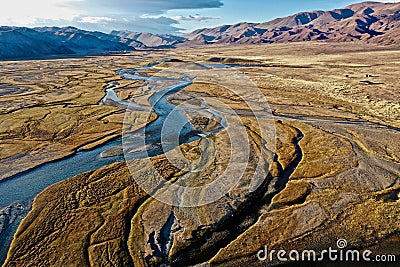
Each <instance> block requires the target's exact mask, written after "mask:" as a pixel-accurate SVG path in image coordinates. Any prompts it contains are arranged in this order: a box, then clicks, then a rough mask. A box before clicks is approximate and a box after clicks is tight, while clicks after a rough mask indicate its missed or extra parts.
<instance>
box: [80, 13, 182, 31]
mask: <svg viewBox="0 0 400 267" xmlns="http://www.w3.org/2000/svg"><path fill="white" fill-rule="evenodd" d="M178 24H179V22H178V21H177V20H175V19H172V18H168V17H165V16H158V17H147V16H141V17H131V18H128V17H113V18H110V17H83V18H80V19H79V20H78V21H77V22H76V24H75V25H76V26H77V27H79V28H85V29H88V30H100V31H103V32H110V31H112V30H115V29H118V30H128V31H137V32H151V33H169V34H178V33H180V32H181V31H182V30H183V29H182V28H179V27H178V26H177V25H178Z"/></svg>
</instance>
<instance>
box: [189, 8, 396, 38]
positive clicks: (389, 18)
mask: <svg viewBox="0 0 400 267" xmlns="http://www.w3.org/2000/svg"><path fill="white" fill-rule="evenodd" d="M399 29H400V3H381V2H362V3H358V4H353V5H350V6H347V7H345V8H343V9H335V10H332V11H322V10H316V11H310V12H300V13H297V14H294V15H292V16H288V17H285V18H277V19H274V20H272V21H269V22H265V23H247V22H243V23H238V24H235V25H223V26H219V27H215V28H205V29H199V30H196V31H194V32H192V33H189V34H187V35H186V36H185V37H186V38H187V39H188V40H189V42H188V43H187V44H197V45H199V44H200V45H204V44H232V43H237V44H250V43H277V42H278V43H279V42H300V41H312V40H326V41H355V40H361V41H365V42H374V43H380V44H397V43H399V41H400V33H399V32H400V31H399Z"/></svg>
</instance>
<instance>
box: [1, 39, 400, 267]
mask: <svg viewBox="0 0 400 267" xmlns="http://www.w3.org/2000/svg"><path fill="white" fill-rule="evenodd" d="M164 59H170V61H168V62H162V61H163V60H164ZM153 61H156V62H162V63H160V64H159V65H157V66H155V67H153V68H150V69H149V70H143V71H142V72H141V74H142V75H149V76H151V75H156V76H157V75H159V74H157V73H158V71H160V70H161V71H164V73H168V70H170V69H174V68H175V69H180V67H179V66H180V65H181V64H183V63H182V62H203V63H204V62H207V63H210V64H211V65H210V66H213V68H212V69H208V70H206V72H209V73H211V74H212V73H218V71H217V69H218V68H217V65H215V64H216V63H217V64H220V63H221V64H233V65H232V66H236V67H233V68H229V69H232V71H233V72H231V73H235V72H236V73H237V74H238V76H235V75H226V77H223V78H224V81H226V82H227V85H226V86H225V84H222V85H221V84H218V83H209V82H207V79H208V76H207V79H197V80H195V82H194V83H193V84H191V85H189V86H187V87H185V88H184V89H183V90H182V91H179V92H177V93H175V94H171V95H170V96H169V97H168V100H169V101H170V102H171V103H173V104H174V105H179V106H182V107H190V108H192V109H193V110H200V111H193V112H185V116H187V118H188V120H189V121H190V123H191V124H192V126H193V127H194V128H198V129H199V131H200V130H207V131H212V130H213V129H215V128H216V127H217V126H218V125H221V124H222V121H221V120H220V119H219V118H217V116H216V115H215V114H216V113H212V115H210V113H209V112H208V114H205V113H204V112H203V110H202V109H201V108H202V107H203V106H204V104H207V106H208V107H210V108H211V109H212V110H216V111H218V114H221V115H223V116H224V118H226V120H227V121H228V126H227V127H226V128H225V129H223V130H221V131H216V132H215V133H212V134H209V135H207V136H204V137H202V138H200V139H197V140H194V141H192V142H189V143H187V144H182V145H181V146H180V147H177V148H175V150H173V151H172V152H174V151H175V152H176V151H178V152H179V153H171V155H172V156H168V155H165V154H161V155H158V156H154V157H151V158H148V159H137V160H132V161H128V162H127V163H126V162H117V163H114V164H111V165H109V166H106V167H104V168H101V169H98V170H93V171H89V172H86V173H82V174H79V175H77V176H75V177H73V178H71V179H68V180H64V181H62V182H60V183H57V184H54V185H53V186H51V187H49V188H47V189H46V190H45V191H43V192H42V193H41V194H39V195H38V196H37V197H36V198H35V200H34V202H33V206H32V210H31V211H30V212H29V214H28V215H27V216H26V218H25V219H24V220H23V221H22V223H21V224H20V226H19V228H18V230H17V232H16V234H15V237H14V240H13V242H12V244H11V248H10V250H9V253H8V257H7V260H6V262H5V265H4V266H77V265H83V266H161V265H162V264H165V265H167V266H168V265H171V266H193V265H196V264H203V263H204V264H210V265H211V266H263V265H265V264H266V263H271V262H265V261H260V260H259V259H258V258H257V253H258V252H259V251H260V250H262V249H264V247H265V246H268V249H269V250H276V251H277V250H279V249H285V250H286V251H290V250H292V249H296V250H298V251H302V250H310V249H313V250H316V251H322V250H324V249H327V248H328V247H332V248H337V244H336V242H337V240H338V239H345V240H346V241H347V244H348V246H347V248H349V249H359V250H365V249H370V250H371V251H372V252H373V253H374V255H379V254H393V255H396V256H397V257H400V254H399V251H398V244H399V242H400V241H399V239H400V236H399V232H400V225H399V223H398V220H399V218H400V205H399V203H400V202H399V194H400V182H399V177H400V138H399V137H400V98H399V95H400V87H399V84H400V49H394V48H385V47H377V46H372V45H371V46H370V45H365V44H357V43H293V44H276V45H247V46H240V45H238V46H211V47H197V48H179V49H174V50H167V51H164V52H163V53H154V54H152V53H150V54H148V55H145V56H144V55H141V54H140V53H133V54H132V57H99V58H88V59H79V60H71V59H66V60H51V61H31V62H29V64H26V63H25V62H3V63H1V65H2V69H1V72H2V75H1V78H0V102H1V103H2V104H1V110H0V112H1V113H0V117H1V120H0V140H1V143H0V149H1V150H0V164H1V168H0V179H12V177H11V178H10V176H12V175H13V174H16V173H19V172H21V171H26V170H29V169H31V168H32V167H35V166H38V165H40V164H43V163H45V162H48V161H53V160H55V159H59V158H62V157H65V156H67V155H71V154H73V153H75V151H76V150H77V149H78V148H81V149H82V147H83V148H86V149H90V148H92V147H94V146H98V145H99V144H102V143H105V142H107V141H108V140H110V139H112V138H116V137H118V136H120V135H121V128H122V127H123V126H124V127H125V126H126V125H123V120H124V116H125V111H124V109H123V108H122V107H121V106H119V105H117V104H115V105H114V106H112V105H111V106H110V105H99V102H100V100H101V99H102V98H103V97H104V90H105V88H106V87H107V83H108V82H111V81H118V83H119V88H117V89H116V93H117V95H118V97H119V98H120V99H123V100H129V99H134V100H135V102H136V103H138V104H144V103H145V102H146V100H147V97H148V94H147V93H148V92H147V91H145V90H144V88H143V86H141V84H142V82H139V81H134V80H126V79H125V80H122V79H121V77H120V76H119V75H117V74H116V73H115V71H116V70H118V69H121V68H135V67H138V66H145V65H147V64H148V63H150V62H153ZM235 64H236V65H235ZM218 67H220V66H218ZM199 68H200V67H199V65H194V64H189V65H188V67H187V68H186V70H189V72H190V71H193V72H194V73H196V71H198V69H199ZM161 73H162V72H161ZM222 73H223V72H222ZM220 76H224V75H220ZM220 76H219V77H217V78H216V79H217V80H218V79H219V78H221V77H220ZM212 77H214V76H212ZM212 77H211V76H210V80H211V78H212ZM237 77H248V79H249V81H251V83H252V84H253V85H254V88H257V92H258V93H262V95H263V97H262V98H259V97H258V95H257V94H254V93H253V92H252V91H251V90H253V89H254V88H253V87H251V86H250V87H248V86H247V85H245V84H243V85H242V83H241V82H242V81H239V80H236V79H237ZM246 79H247V78H246ZM229 86H231V87H229ZM232 88H233V89H232ZM245 100H246V101H245ZM270 114H272V115H273V116H272V117H271V116H269V115H270ZM153 115H154V114H153ZM130 116H131V117H132V116H133V117H134V119H133V121H134V124H135V126H136V127H141V126H143V125H144V124H145V123H148V121H149V119H148V118H147V117H146V114H145V113H144V112H141V111H136V112H132V113H130ZM152 119H154V117H153V118H152ZM152 119H151V120H152ZM235 127H236V128H235ZM265 127H266V128H267V129H268V131H264V130H263V129H265ZM125 128H126V127H125ZM236 129H238V130H237V131H236ZM239 132H240V133H244V134H245V135H246V140H245V141H246V142H245V147H246V149H243V150H241V149H233V150H232V147H235V145H237V144H236V143H237V142H238V141H237V139H232V136H235V134H236V133H237V134H239ZM85 146H86V147H85ZM245 151H248V155H245ZM176 154H183V155H184V156H185V157H186V159H187V160H188V162H189V165H190V164H191V165H190V166H187V165H185V164H187V162H186V163H182V162H181V158H178V157H175V155H176ZM211 155H212V156H211ZM167 156H168V157H167ZM246 156H247V157H248V158H249V159H248V160H247V162H246V164H245V165H241V163H242V162H239V161H237V162H236V161H235V162H236V163H231V162H230V160H231V159H232V158H235V157H236V158H245V157H246ZM230 164H233V165H234V166H233V169H232V172H231V173H230V174H231V175H232V176H235V175H241V176H242V179H241V180H240V182H239V183H237V184H234V185H232V188H230V191H229V193H226V194H225V195H223V196H222V197H221V198H219V199H218V200H217V201H215V202H213V203H209V204H207V205H200V206H196V207H174V206H170V205H168V204H165V203H163V202H160V201H158V200H156V199H155V198H153V197H150V196H149V195H148V194H147V193H146V192H144V190H143V189H142V188H141V187H140V186H139V185H138V184H137V183H136V181H138V179H139V180H140V178H146V179H149V180H151V181H152V179H154V180H156V179H157V178H158V177H157V173H158V174H159V175H160V176H161V177H163V178H165V179H167V180H168V181H169V183H177V184H179V183H183V184H185V185H190V186H202V185H204V184H207V183H210V182H212V181H214V180H216V179H218V177H220V176H222V175H223V173H224V171H225V170H226V169H227V168H228V167H229V166H231V165H230ZM235 164H236V165H235ZM203 165H204V166H203ZM182 166H183V167H182ZM199 166H201V167H202V168H200V167H199ZM193 169H195V170H196V171H195V172H194V171H190V170H193ZM254 176H257V177H261V178H259V179H258V181H259V183H258V186H256V187H255V188H254V189H255V190H252V182H253V178H254ZM38 179H40V177H38ZM0 183H1V181H0ZM162 193H163V192H162V189H159V190H158V191H157V192H156V193H155V196H157V194H161V195H162ZM203 193H204V192H199V195H201V194H203ZM193 198H196V197H193ZM0 218H1V215H0ZM272 263H281V262H278V260H277V259H276V258H275V259H274V260H273V261H272ZM344 266H346V265H344Z"/></svg>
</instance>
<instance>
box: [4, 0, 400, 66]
mask: <svg viewBox="0 0 400 267" xmlns="http://www.w3.org/2000/svg"><path fill="white" fill-rule="evenodd" d="M318 40H320V41H335V42H347V41H362V42H371V43H377V44H382V45H390V44H400V3H381V2H362V3H358V4H353V5H350V6H347V7H345V8H342V9H335V10H331V11H322V10H316V11H310V12H300V13H297V14H294V15H292V16H288V17H284V18H277V19H274V20H272V21H269V22H264V23H247V22H243V23H237V24H235V25H222V26H219V27H215V28H205V29H199V30H195V31H193V32H191V33H189V34H186V35H185V36H174V35H168V34H151V33H142V32H130V31H112V32H111V33H110V34H106V33H102V32H92V31H85V30H80V29H77V28H74V27H63V28H59V27H39V28H33V29H30V28H24V27H0V59H2V60H5V59H37V58H46V57H50V56H54V57H62V56H67V55H88V54H99V53H110V52H121V51H133V50H138V49H154V48H157V49H159V48H174V47H177V46H193V45H208V44H258V43H285V42H303V41H318Z"/></svg>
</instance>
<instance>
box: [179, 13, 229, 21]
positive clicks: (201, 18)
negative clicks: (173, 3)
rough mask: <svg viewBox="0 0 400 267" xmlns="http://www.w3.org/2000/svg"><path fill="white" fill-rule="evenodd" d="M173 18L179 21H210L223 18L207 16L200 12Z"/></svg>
mask: <svg viewBox="0 0 400 267" xmlns="http://www.w3.org/2000/svg"><path fill="white" fill-rule="evenodd" d="M172 18H173V19H174V20H177V21H208V20H213V19H221V17H207V16H201V15H198V14H196V15H189V16H182V15H179V16H173V17H172Z"/></svg>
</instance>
